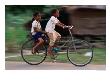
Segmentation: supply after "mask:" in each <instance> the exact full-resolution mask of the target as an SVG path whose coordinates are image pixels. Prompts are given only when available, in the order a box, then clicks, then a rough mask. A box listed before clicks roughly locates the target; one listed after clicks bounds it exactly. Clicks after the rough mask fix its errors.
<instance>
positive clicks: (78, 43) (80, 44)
mask: <svg viewBox="0 0 110 82" xmlns="http://www.w3.org/2000/svg"><path fill="white" fill-rule="evenodd" d="M67 57H68V59H69V61H70V62H71V63H72V64H73V65H75V66H85V65H87V64H89V63H90V62H91V60H92V58H93V49H92V46H91V45H90V44H89V43H88V42H87V41H85V40H74V41H73V42H71V45H70V46H69V48H68V50H67Z"/></svg>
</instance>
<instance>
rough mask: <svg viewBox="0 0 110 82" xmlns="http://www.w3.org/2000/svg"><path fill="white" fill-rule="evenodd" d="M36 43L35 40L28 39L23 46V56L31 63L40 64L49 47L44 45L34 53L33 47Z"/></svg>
mask: <svg viewBox="0 0 110 82" xmlns="http://www.w3.org/2000/svg"><path fill="white" fill-rule="evenodd" d="M34 45H35V43H34V41H33V40H28V41H26V42H25V43H24V44H23V45H22V48H21V56H22V58H23V60H24V61H25V62H26V63H28V64H30V65H38V64H40V63H42V62H43V61H44V60H45V58H46V56H47V49H46V47H45V46H44V45H42V46H40V47H38V48H37V49H36V53H35V54H32V47H33V46H34Z"/></svg>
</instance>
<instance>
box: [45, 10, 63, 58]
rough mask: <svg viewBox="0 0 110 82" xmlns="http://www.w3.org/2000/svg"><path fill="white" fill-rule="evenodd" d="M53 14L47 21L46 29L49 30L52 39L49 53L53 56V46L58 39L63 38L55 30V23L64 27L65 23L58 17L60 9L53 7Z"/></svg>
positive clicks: (48, 33)
mask: <svg viewBox="0 0 110 82" xmlns="http://www.w3.org/2000/svg"><path fill="white" fill-rule="evenodd" d="M51 14H52V16H51V18H50V20H49V21H48V22H47V25H46V28H45V31H46V32H47V35H48V37H49V39H50V43H49V47H48V53H49V55H51V56H52V47H53V46H54V43H55V42H56V40H59V39H60V38H61V35H60V34H59V33H58V32H56V31H55V25H58V26H60V27H62V28H63V27H64V26H65V25H64V24H63V23H61V22H60V21H59V20H58V19H57V17H59V10H58V9H53V10H52V12H51Z"/></svg>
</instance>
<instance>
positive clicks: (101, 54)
mask: <svg viewBox="0 0 110 82" xmlns="http://www.w3.org/2000/svg"><path fill="white" fill-rule="evenodd" d="M8 54H9V53H6V56H7V55H8ZM13 55H16V54H13ZM83 59H84V58H80V61H81V60H83ZM29 60H32V61H33V60H35V61H36V60H37V58H35V57H34V59H32V57H29ZM56 60H57V62H63V63H68V62H69V61H68V59H67V55H66V54H60V55H58V57H57V58H56ZM6 61H23V60H22V58H21V56H18V57H10V58H6ZM38 61H39V60H38ZM45 61H46V62H47V61H48V62H50V61H51V59H50V57H47V58H46V60H45ZM91 64H106V50H105V49H104V48H103V49H102V48H100V49H99V48H95V49H94V57H93V60H92V62H91Z"/></svg>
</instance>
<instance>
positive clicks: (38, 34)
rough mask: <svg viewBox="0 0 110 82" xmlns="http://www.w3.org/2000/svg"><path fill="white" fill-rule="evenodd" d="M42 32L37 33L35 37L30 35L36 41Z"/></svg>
mask: <svg viewBox="0 0 110 82" xmlns="http://www.w3.org/2000/svg"><path fill="white" fill-rule="evenodd" d="M42 34H43V33H42V32H37V33H36V34H35V35H32V37H33V40H35V41H37V40H38V39H39V38H42Z"/></svg>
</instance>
